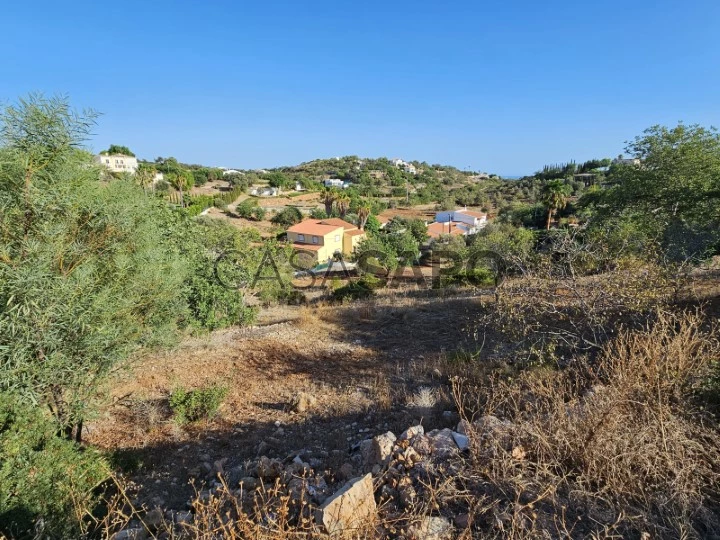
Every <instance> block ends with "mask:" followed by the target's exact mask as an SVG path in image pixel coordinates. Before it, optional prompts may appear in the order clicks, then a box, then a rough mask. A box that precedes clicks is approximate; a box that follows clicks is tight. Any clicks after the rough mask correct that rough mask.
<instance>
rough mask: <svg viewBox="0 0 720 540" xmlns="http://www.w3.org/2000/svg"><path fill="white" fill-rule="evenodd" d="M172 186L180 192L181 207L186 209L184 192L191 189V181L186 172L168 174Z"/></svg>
mask: <svg viewBox="0 0 720 540" xmlns="http://www.w3.org/2000/svg"><path fill="white" fill-rule="evenodd" d="M168 182H170V185H171V186H172V187H173V188H174V189H176V190H178V191H179V192H180V206H181V207H182V208H185V197H184V195H183V191H185V190H186V189H187V188H189V187H190V181H189V179H188V176H187V174H186V173H185V172H184V171H180V172H175V173H170V174H168Z"/></svg>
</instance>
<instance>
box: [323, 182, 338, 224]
mask: <svg viewBox="0 0 720 540" xmlns="http://www.w3.org/2000/svg"><path fill="white" fill-rule="evenodd" d="M337 196H338V193H337V191H335V190H334V189H332V188H325V189H324V190H323V192H322V201H323V204H324V205H325V213H326V214H327V216H328V217H330V214H332V209H333V204H334V203H335V199H336V198H337Z"/></svg>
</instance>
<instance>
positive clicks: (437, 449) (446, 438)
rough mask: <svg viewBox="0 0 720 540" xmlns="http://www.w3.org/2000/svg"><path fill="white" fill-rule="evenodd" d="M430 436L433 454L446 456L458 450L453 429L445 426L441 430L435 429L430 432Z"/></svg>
mask: <svg viewBox="0 0 720 540" xmlns="http://www.w3.org/2000/svg"><path fill="white" fill-rule="evenodd" d="M428 437H430V444H431V445H432V453H433V455H435V456H437V457H441V458H444V457H449V456H452V455H453V454H456V453H457V452H458V446H457V444H456V443H455V439H454V438H453V431H452V430H451V429H448V428H445V429H442V430H440V431H438V430H436V429H435V430H433V431H431V432H430V433H428Z"/></svg>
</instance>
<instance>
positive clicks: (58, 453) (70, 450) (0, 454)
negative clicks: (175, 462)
mask: <svg viewBox="0 0 720 540" xmlns="http://www.w3.org/2000/svg"><path fill="white" fill-rule="evenodd" d="M0 426H1V427H0V536H2V535H3V534H4V535H6V536H8V537H10V538H24V537H30V538H78V537H79V536H80V535H81V533H82V532H83V529H84V527H83V522H82V518H83V517H84V516H86V515H87V514H88V513H89V512H91V511H92V510H93V508H94V507H95V505H96V504H97V502H98V498H97V496H96V495H95V494H94V493H93V492H94V490H95V488H97V487H98V486H99V485H100V484H101V483H102V482H103V481H104V480H105V479H107V478H108V477H109V472H110V469H109V466H108V464H107V463H106V461H105V460H104V459H103V458H102V457H101V455H100V454H99V453H98V452H97V451H95V450H92V449H89V448H82V447H81V446H79V445H78V444H76V443H74V442H71V441H68V440H65V439H62V438H60V437H58V436H57V430H58V425H57V423H56V422H54V421H53V420H52V419H51V418H50V416H49V414H47V413H46V412H45V410H44V409H42V408H39V407H32V406H29V405H24V404H23V403H22V402H21V401H20V400H19V398H18V396H17V395H12V394H8V393H4V394H2V395H0ZM38 533H39V534H38Z"/></svg>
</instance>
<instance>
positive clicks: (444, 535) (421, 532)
mask: <svg viewBox="0 0 720 540" xmlns="http://www.w3.org/2000/svg"><path fill="white" fill-rule="evenodd" d="M411 533H412V534H413V538H416V539H417V540H452V538H453V537H454V535H453V526H452V524H451V523H450V520H448V519H447V518H444V517H435V516H426V517H424V518H422V520H421V521H420V523H418V524H417V525H414V526H413V527H411Z"/></svg>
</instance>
